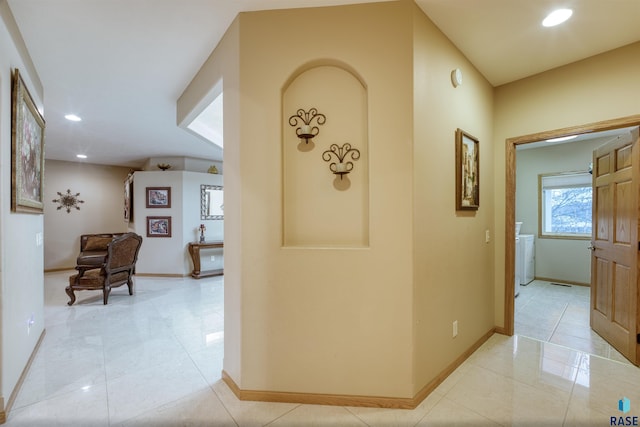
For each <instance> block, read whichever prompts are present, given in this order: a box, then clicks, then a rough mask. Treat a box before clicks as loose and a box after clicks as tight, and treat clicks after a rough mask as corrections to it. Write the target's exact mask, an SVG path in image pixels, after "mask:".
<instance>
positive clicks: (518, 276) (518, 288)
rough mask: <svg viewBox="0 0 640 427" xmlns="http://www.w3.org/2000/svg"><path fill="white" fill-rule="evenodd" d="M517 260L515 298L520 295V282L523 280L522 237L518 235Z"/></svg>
mask: <svg viewBox="0 0 640 427" xmlns="http://www.w3.org/2000/svg"><path fill="white" fill-rule="evenodd" d="M515 260H516V274H515V276H516V280H515V285H516V289H515V291H514V293H513V295H514V296H515V297H517V296H518V295H519V294H520V280H521V276H522V272H521V270H522V268H521V266H522V257H521V256H520V237H518V235H516V256H515Z"/></svg>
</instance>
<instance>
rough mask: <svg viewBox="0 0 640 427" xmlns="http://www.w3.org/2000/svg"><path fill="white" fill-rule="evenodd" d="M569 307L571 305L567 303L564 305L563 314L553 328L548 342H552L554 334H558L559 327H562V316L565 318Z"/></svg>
mask: <svg viewBox="0 0 640 427" xmlns="http://www.w3.org/2000/svg"><path fill="white" fill-rule="evenodd" d="M567 307H569V303H568V302H565V303H564V308H563V309H562V313H560V316H558V321H557V322H556V324H555V325H554V326H553V330H552V331H551V335H549V339H548V340H547V341H548V342H551V338H553V334H555V333H556V330H557V329H558V326H560V321H561V320H562V316H564V313H565V312H566V311H567Z"/></svg>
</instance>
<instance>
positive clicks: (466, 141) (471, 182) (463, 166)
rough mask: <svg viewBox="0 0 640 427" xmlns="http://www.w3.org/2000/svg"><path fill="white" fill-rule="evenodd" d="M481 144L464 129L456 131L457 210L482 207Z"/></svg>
mask: <svg viewBox="0 0 640 427" xmlns="http://www.w3.org/2000/svg"><path fill="white" fill-rule="evenodd" d="M479 145H480V143H479V142H478V139H477V138H474V137H473V136H471V135H469V134H468V133H467V132H465V131H463V130H462V129H457V130H456V208H457V209H458V210H477V209H478V207H479V206H480V149H479Z"/></svg>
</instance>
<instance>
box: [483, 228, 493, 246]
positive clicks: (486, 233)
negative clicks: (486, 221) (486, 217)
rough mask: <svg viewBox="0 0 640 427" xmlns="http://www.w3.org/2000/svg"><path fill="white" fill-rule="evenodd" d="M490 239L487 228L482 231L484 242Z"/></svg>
mask: <svg viewBox="0 0 640 427" xmlns="http://www.w3.org/2000/svg"><path fill="white" fill-rule="evenodd" d="M490 241H491V233H489V230H485V232H484V242H485V243H489V242H490Z"/></svg>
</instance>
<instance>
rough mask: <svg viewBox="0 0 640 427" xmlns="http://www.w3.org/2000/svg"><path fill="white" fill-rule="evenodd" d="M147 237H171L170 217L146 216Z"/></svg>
mask: <svg viewBox="0 0 640 427" xmlns="http://www.w3.org/2000/svg"><path fill="white" fill-rule="evenodd" d="M147 237H171V217H170V216H148V217H147Z"/></svg>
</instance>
